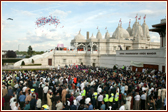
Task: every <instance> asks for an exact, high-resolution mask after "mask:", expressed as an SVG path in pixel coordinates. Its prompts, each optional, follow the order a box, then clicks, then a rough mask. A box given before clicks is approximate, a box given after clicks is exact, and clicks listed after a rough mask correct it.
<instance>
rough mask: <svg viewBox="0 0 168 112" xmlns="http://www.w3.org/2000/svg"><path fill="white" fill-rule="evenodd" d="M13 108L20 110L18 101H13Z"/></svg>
mask: <svg viewBox="0 0 168 112" xmlns="http://www.w3.org/2000/svg"><path fill="white" fill-rule="evenodd" d="M13 110H21V109H20V106H19V104H18V102H16V103H15V106H14V108H13Z"/></svg>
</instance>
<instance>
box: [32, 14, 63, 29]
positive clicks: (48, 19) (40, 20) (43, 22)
mask: <svg viewBox="0 0 168 112" xmlns="http://www.w3.org/2000/svg"><path fill="white" fill-rule="evenodd" d="M35 23H36V25H37V27H41V26H44V25H46V24H48V23H49V25H50V24H54V25H55V26H56V27H57V25H58V24H59V23H60V21H59V19H57V18H56V17H55V16H54V17H52V16H49V17H40V18H38V19H37V20H36V22H35Z"/></svg>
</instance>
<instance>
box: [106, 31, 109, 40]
mask: <svg viewBox="0 0 168 112" xmlns="http://www.w3.org/2000/svg"><path fill="white" fill-rule="evenodd" d="M109 38H110V34H109V32H108V30H107V32H106V35H105V39H109Z"/></svg>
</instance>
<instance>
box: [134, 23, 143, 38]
mask: <svg viewBox="0 0 168 112" xmlns="http://www.w3.org/2000/svg"><path fill="white" fill-rule="evenodd" d="M134 31H135V32H134V35H133V37H134V39H135V40H137V39H142V38H143V29H142V26H141V25H140V24H139V23H138V25H137V26H136V28H135V30H134Z"/></svg>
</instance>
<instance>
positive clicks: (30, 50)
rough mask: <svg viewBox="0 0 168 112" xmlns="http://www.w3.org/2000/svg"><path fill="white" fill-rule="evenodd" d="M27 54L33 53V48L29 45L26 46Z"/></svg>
mask: <svg viewBox="0 0 168 112" xmlns="http://www.w3.org/2000/svg"><path fill="white" fill-rule="evenodd" d="M27 54H28V55H30V56H32V54H33V48H32V47H31V46H29V47H28V50H27Z"/></svg>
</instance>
